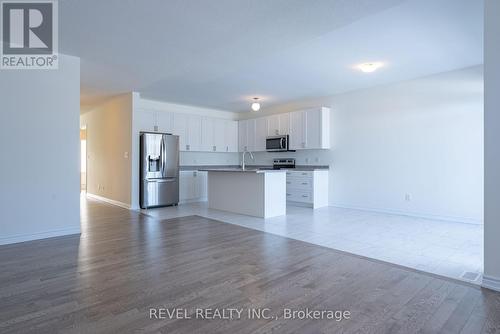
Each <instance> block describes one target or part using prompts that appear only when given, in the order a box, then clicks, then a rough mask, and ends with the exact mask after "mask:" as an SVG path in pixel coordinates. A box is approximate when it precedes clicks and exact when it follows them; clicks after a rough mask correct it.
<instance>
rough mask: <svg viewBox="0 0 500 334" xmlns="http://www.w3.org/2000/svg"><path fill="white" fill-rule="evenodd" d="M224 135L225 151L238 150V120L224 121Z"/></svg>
mask: <svg viewBox="0 0 500 334" xmlns="http://www.w3.org/2000/svg"><path fill="white" fill-rule="evenodd" d="M224 137H225V141H226V145H227V148H226V152H238V122H237V121H225V128H224Z"/></svg>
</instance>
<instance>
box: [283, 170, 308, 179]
mask: <svg viewBox="0 0 500 334" xmlns="http://www.w3.org/2000/svg"><path fill="white" fill-rule="evenodd" d="M313 175H314V171H287V172H286V176H287V177H306V178H308V177H310V178H312V177H313Z"/></svg>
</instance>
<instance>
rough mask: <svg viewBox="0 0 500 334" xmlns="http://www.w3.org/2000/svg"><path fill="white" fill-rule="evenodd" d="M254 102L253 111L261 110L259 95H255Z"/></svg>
mask: <svg viewBox="0 0 500 334" xmlns="http://www.w3.org/2000/svg"><path fill="white" fill-rule="evenodd" d="M253 100H254V102H253V103H252V106H251V107H252V110H253V111H259V110H260V103H259V98H258V97H254V98H253Z"/></svg>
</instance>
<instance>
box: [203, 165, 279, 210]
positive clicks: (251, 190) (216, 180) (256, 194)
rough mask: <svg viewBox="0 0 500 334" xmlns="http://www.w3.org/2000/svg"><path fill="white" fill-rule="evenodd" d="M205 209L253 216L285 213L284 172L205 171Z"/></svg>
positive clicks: (250, 170) (263, 170) (262, 170)
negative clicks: (206, 179)
mask: <svg viewBox="0 0 500 334" xmlns="http://www.w3.org/2000/svg"><path fill="white" fill-rule="evenodd" d="M203 171H207V172H208V207H209V208H211V209H217V210H224V211H230V212H235V213H240V214H244V215H250V216H255V217H262V218H270V217H276V216H282V215H285V214H286V172H285V171H284V170H266V169H237V168H229V169H205V170H203Z"/></svg>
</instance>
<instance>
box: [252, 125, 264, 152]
mask: <svg viewBox="0 0 500 334" xmlns="http://www.w3.org/2000/svg"><path fill="white" fill-rule="evenodd" d="M266 137H267V117H260V118H257V119H256V120H255V148H254V151H258V152H259V151H265V150H266Z"/></svg>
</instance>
